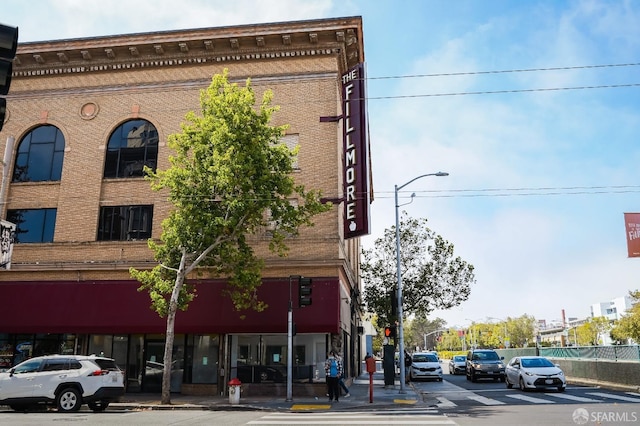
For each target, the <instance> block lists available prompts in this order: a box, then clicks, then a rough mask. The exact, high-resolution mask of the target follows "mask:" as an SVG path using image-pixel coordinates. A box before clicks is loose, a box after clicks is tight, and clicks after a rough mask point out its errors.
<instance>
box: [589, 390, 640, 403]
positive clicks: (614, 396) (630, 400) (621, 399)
mask: <svg viewBox="0 0 640 426" xmlns="http://www.w3.org/2000/svg"><path fill="white" fill-rule="evenodd" d="M587 394H588V395H595V396H601V397H603V398H610V399H619V400H620V401H628V402H640V398H631V397H628V396H622V395H613V394H609V393H604V392H587Z"/></svg>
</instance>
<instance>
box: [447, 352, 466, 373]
mask: <svg viewBox="0 0 640 426" xmlns="http://www.w3.org/2000/svg"><path fill="white" fill-rule="evenodd" d="M466 364H467V357H466V356H464V355H455V356H454V357H453V358H452V359H451V360H450V361H449V374H464V372H465V369H466Z"/></svg>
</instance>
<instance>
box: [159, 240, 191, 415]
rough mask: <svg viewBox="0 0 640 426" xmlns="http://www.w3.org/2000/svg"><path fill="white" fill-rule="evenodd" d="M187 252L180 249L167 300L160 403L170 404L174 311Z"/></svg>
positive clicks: (182, 279) (182, 278) (176, 306)
mask: <svg viewBox="0 0 640 426" xmlns="http://www.w3.org/2000/svg"><path fill="white" fill-rule="evenodd" d="M186 258H187V253H186V250H185V249H182V257H181V259H180V267H179V268H178V273H177V274H176V282H175V285H174V286H173V292H172V293H171V299H170V300H169V309H168V310H167V332H166V338H165V343H164V369H163V371H162V401H161V402H162V404H167V405H168V404H171V366H172V364H173V341H174V336H175V333H174V330H175V323H176V312H177V310H178V296H179V295H180V290H181V289H182V285H183V284H184V277H185V263H186Z"/></svg>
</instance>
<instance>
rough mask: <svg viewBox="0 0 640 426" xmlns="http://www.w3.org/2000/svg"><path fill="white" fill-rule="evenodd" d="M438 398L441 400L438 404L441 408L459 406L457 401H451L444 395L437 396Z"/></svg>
mask: <svg viewBox="0 0 640 426" xmlns="http://www.w3.org/2000/svg"><path fill="white" fill-rule="evenodd" d="M436 399H437V400H438V401H440V402H439V403H437V404H436V405H437V406H438V407H439V408H452V407H457V406H458V404H456V403H455V402H451V401H449V400H448V399H447V398H445V397H443V396H437V397H436Z"/></svg>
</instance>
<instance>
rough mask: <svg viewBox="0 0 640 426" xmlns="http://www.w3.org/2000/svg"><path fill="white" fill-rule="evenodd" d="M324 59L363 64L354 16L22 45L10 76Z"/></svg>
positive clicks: (347, 65) (346, 64)
mask: <svg viewBox="0 0 640 426" xmlns="http://www.w3.org/2000/svg"><path fill="white" fill-rule="evenodd" d="M325 55H335V56H338V58H339V60H340V66H341V67H343V68H345V69H346V68H350V67H352V66H354V65H356V64H357V63H359V62H363V61H364V52H363V40H362V20H361V18H360V17H353V18H336V19H325V20H313V21H296V22H289V23H276V24H261V25H247V26H237V27H221V28H204V29H195V30H181V31H167V32H155V33H139V34H129V35H114V36H110V37H95V38H83V39H69V40H53V41H44V42H32V43H23V44H19V45H18V51H17V54H16V60H15V61H14V67H13V75H14V76H15V77H23V78H24V77H33V76H43V75H59V74H69V73H88V72H105V71H117V70H129V69H135V68H149V67H166V66H182V65H189V64H198V63H206V62H229V61H256V60H270V59H278V58H290V57H301V56H325ZM341 71H343V70H341Z"/></svg>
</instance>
